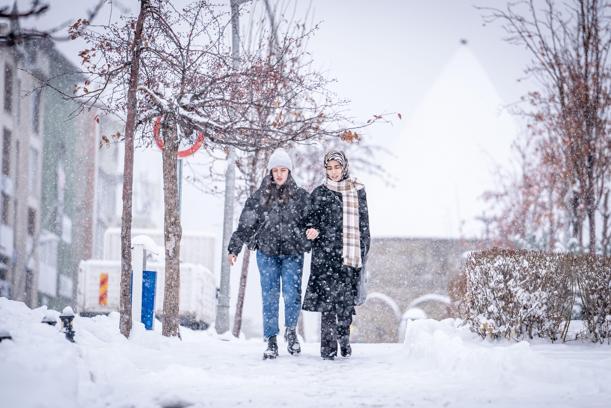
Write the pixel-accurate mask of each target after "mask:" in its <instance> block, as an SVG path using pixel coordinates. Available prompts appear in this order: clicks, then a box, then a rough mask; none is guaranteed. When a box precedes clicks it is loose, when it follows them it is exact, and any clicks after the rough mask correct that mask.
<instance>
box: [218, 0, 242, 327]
mask: <svg viewBox="0 0 611 408" xmlns="http://www.w3.org/2000/svg"><path fill="white" fill-rule="evenodd" d="M246 1H248V0H231V33H232V36H231V58H232V62H233V69H238V68H239V67H240V4H242V3H245V2H246ZM235 159H236V156H235V151H234V149H233V148H232V147H230V148H229V154H228V157H227V171H226V173H225V208H224V214H223V247H222V248H221V282H220V283H221V287H220V291H219V297H218V303H217V306H216V321H215V328H216V332H217V333H219V334H222V333H226V332H228V331H229V300H230V296H229V292H230V266H229V260H228V259H227V246H228V245H229V239H230V238H231V233H232V232H233V202H234V200H235Z"/></svg>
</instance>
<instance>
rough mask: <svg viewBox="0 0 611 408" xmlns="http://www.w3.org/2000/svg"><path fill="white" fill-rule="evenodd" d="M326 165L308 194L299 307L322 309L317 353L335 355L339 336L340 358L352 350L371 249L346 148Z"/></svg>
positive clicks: (361, 191)
mask: <svg viewBox="0 0 611 408" xmlns="http://www.w3.org/2000/svg"><path fill="white" fill-rule="evenodd" d="M324 166H325V172H326V176H327V177H326V180H325V182H324V183H323V184H322V185H320V186H318V187H317V188H315V189H314V191H313V192H312V194H311V195H310V209H309V211H308V221H307V225H308V226H309V228H308V229H307V231H306V236H307V238H308V239H310V240H312V241H313V242H312V264H311V271H310V279H309V281H308V287H307V289H306V293H305V296H304V301H303V306H302V308H303V309H304V310H308V311H315V312H321V313H322V317H321V325H320V326H321V330H320V354H321V356H322V358H323V359H325V360H333V359H334V358H335V357H336V356H337V343H338V341H339V346H340V353H341V355H342V356H343V357H349V356H350V355H351V354H352V348H351V347H350V324H351V323H352V315H353V314H355V311H354V307H355V305H356V304H357V303H356V302H357V291H358V284H359V278H360V274H361V272H362V271H363V266H364V263H365V259H366V256H367V252H368V251H369V241H370V239H369V213H368V210H367V197H366V195H365V188H364V186H363V185H362V184H361V183H358V182H357V181H356V180H355V179H352V178H350V173H349V167H348V159H347V158H346V156H345V155H344V153H343V152H341V151H331V152H329V153H327V154H326V155H325V159H324Z"/></svg>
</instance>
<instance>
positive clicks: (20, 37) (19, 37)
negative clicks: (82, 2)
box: [0, 0, 106, 47]
mask: <svg viewBox="0 0 611 408" xmlns="http://www.w3.org/2000/svg"><path fill="white" fill-rule="evenodd" d="M104 3H106V0H99V1H98V3H97V4H96V5H95V6H94V7H93V8H92V9H91V10H90V11H89V12H88V13H87V17H85V18H80V19H79V21H80V22H81V23H83V24H89V23H90V22H91V21H92V20H93V19H94V18H95V17H96V16H97V14H98V13H99V11H100V9H101V8H102V6H103V5H104ZM49 9H50V6H49V3H47V2H44V1H41V0H32V2H31V3H30V6H29V8H27V9H26V10H23V11H19V10H18V9H17V2H15V3H14V4H13V7H12V8H11V7H10V6H3V7H0V24H1V22H2V21H7V22H8V24H7V25H6V27H3V28H0V47H14V46H15V45H19V44H23V43H24V42H28V41H32V40H40V39H42V38H48V39H51V40H54V41H66V40H68V39H70V37H69V36H66V35H61V34H60V32H61V31H63V30H65V29H66V28H68V26H69V24H70V23H69V22H64V23H62V24H59V25H58V26H57V27H53V28H50V29H48V30H39V29H36V28H25V27H22V22H23V21H24V20H28V19H31V18H38V17H40V16H42V15H44V14H45V13H47V12H48V11H49Z"/></svg>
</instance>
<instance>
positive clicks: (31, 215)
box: [28, 208, 36, 236]
mask: <svg viewBox="0 0 611 408" xmlns="http://www.w3.org/2000/svg"><path fill="white" fill-rule="evenodd" d="M35 233H36V210H35V209H33V208H28V235H29V236H34V234H35Z"/></svg>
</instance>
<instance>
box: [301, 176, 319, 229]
mask: <svg viewBox="0 0 611 408" xmlns="http://www.w3.org/2000/svg"><path fill="white" fill-rule="evenodd" d="M321 211H322V208H321V194H320V187H317V188H315V189H314V191H312V194H310V197H309V199H308V204H307V206H306V213H307V216H306V219H305V227H306V229H307V228H315V229H317V230H318V232H320V225H321V214H322V212H321Z"/></svg>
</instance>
